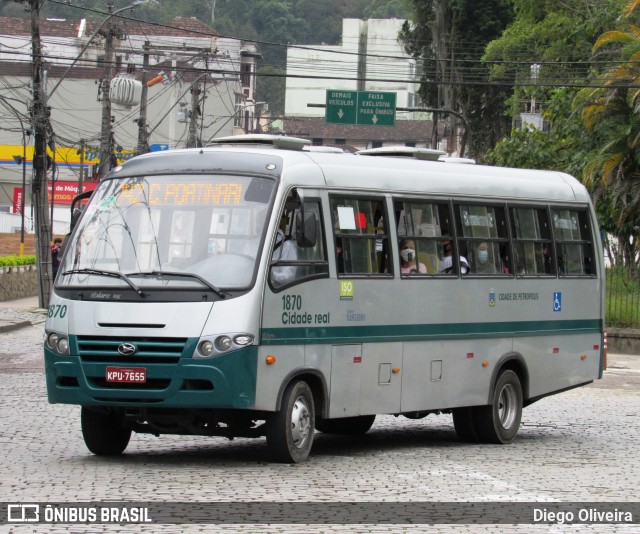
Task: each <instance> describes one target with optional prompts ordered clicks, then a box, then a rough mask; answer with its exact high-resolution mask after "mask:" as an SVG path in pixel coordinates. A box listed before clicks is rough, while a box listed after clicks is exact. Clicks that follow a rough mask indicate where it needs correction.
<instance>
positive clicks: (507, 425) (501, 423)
mask: <svg viewBox="0 0 640 534" xmlns="http://www.w3.org/2000/svg"><path fill="white" fill-rule="evenodd" d="M521 419H522V385H521V384H520V379H519V378H518V375H517V374H516V373H515V372H513V371H511V370H510V369H507V370H506V371H503V372H502V373H501V374H500V376H498V380H496V385H495V387H494V389H493V402H492V403H491V404H490V405H489V406H479V407H477V408H476V413H475V425H474V427H475V430H476V432H477V434H478V437H479V439H480V441H483V442H485V443H511V442H512V441H513V439H514V438H515V437H516V434H517V433H518V429H519V428H520V420H521Z"/></svg>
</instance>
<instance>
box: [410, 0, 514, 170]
mask: <svg viewBox="0 0 640 534" xmlns="http://www.w3.org/2000/svg"><path fill="white" fill-rule="evenodd" d="M512 4H513V0H487V1H485V2H474V1H472V0H427V1H424V0H413V2H412V5H413V15H412V17H411V23H410V24H405V25H404V27H403V30H402V32H401V39H402V40H403V42H404V44H405V48H406V50H407V52H408V53H409V54H412V55H413V56H414V57H417V58H421V59H422V60H423V62H424V74H423V77H422V80H421V88H420V97H421V99H422V101H423V102H424V103H425V104H426V105H427V106H428V107H434V108H445V109H450V110H453V111H456V112H459V113H461V114H462V115H463V116H465V117H466V118H467V121H468V123H469V127H470V130H471V132H469V133H470V134H471V135H470V137H471V140H472V141H471V143H472V147H471V154H472V155H473V156H474V157H476V158H478V159H482V155H483V154H484V152H485V151H486V150H487V149H488V148H490V147H492V146H493V145H494V144H495V142H497V140H498V139H500V138H501V137H503V136H504V134H505V128H506V127H507V123H505V121H504V118H503V112H502V101H503V100H504V98H505V95H507V94H508V93H506V90H507V89H508V88H503V87H499V86H489V85H487V84H486V83H484V82H485V77H484V66H483V65H482V63H481V56H482V53H483V52H484V48H485V46H486V45H487V43H489V42H490V41H492V40H494V39H496V38H497V37H499V36H500V35H501V33H502V32H503V30H504V29H505V28H506V27H507V25H508V23H509V22H510V21H511V19H512V17H513V8H512ZM439 115H440V114H439Z"/></svg>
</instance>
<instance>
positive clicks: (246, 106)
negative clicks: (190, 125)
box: [205, 102, 266, 145]
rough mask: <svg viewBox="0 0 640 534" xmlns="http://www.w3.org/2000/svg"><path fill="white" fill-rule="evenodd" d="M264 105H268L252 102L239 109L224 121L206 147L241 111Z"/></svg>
mask: <svg viewBox="0 0 640 534" xmlns="http://www.w3.org/2000/svg"><path fill="white" fill-rule="evenodd" d="M264 104H266V102H252V103H251V104H246V105H244V106H242V107H239V108H238V109H236V110H235V111H234V113H233V115H231V116H230V117H229V118H228V119H227V120H226V121H224V122H223V123H222V126H220V128H218V129H217V130H216V131H215V132H214V134H213V135H212V136H211V137H210V138H209V140H208V141H207V142H206V143H205V144H206V145H208V144H209V143H210V142H211V141H212V140H213V138H214V137H215V136H216V135H218V134H219V133H220V131H221V130H222V128H224V127H225V126H226V125H227V124H229V122H231V120H232V119H233V118H234V117H235V116H236V115H237V114H238V113H240V112H241V111H243V110H245V109H247V108H250V107H255V106H263V105H264Z"/></svg>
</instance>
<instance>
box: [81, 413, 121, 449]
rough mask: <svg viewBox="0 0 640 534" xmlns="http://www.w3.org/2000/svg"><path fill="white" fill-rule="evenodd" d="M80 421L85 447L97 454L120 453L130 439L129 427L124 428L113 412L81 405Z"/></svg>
mask: <svg viewBox="0 0 640 534" xmlns="http://www.w3.org/2000/svg"><path fill="white" fill-rule="evenodd" d="M80 423H81V426H82V437H83V438H84V442H85V444H86V446H87V449H89V450H90V451H91V452H92V453H93V454H97V455H99V456H116V455H118V454H122V452H124V450H125V449H126V448H127V445H128V444H129V440H130V439H131V429H130V428H125V427H124V426H123V424H122V418H121V417H120V416H118V414H115V413H105V412H99V411H96V410H91V409H89V408H85V407H84V406H83V407H82V411H81V412H80Z"/></svg>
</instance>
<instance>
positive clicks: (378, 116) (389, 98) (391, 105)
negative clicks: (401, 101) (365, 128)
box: [356, 91, 396, 126]
mask: <svg viewBox="0 0 640 534" xmlns="http://www.w3.org/2000/svg"><path fill="white" fill-rule="evenodd" d="M356 120H357V123H358V124H368V125H373V126H393V125H394V124H395V122H396V94H395V93H389V92H382V91H358V116H357V118H356Z"/></svg>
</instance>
